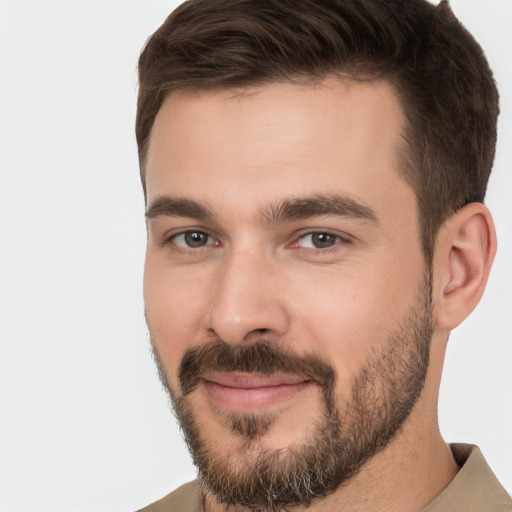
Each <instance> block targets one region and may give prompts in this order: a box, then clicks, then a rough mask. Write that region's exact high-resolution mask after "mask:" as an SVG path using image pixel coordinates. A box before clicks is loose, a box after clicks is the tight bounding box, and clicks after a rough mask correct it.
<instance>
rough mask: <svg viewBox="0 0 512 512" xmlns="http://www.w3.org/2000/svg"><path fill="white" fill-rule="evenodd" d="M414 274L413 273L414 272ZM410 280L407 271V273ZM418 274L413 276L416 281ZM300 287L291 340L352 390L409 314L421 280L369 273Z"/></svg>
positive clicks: (352, 272) (319, 280)
mask: <svg viewBox="0 0 512 512" xmlns="http://www.w3.org/2000/svg"><path fill="white" fill-rule="evenodd" d="M411 270H412V269H411ZM405 274H406V275H408V274H409V272H408V269H405ZM413 274H414V275H413ZM309 282H310V283H312V284H311V285H310V286H306V287H304V286H302V287H301V292H300V300H299V299H298V300H297V301H296V303H295V305H294V309H295V311H294V319H295V321H296V324H295V327H296V330H295V333H294V336H293V339H294V340H295V339H296V340H298V344H299V345H301V349H302V350H305V351H307V350H309V351H311V350H314V351H315V352H317V353H318V354H319V355H320V357H322V358H324V359H325V360H326V361H327V362H329V363H330V364H332V365H333V366H334V368H335V370H336V373H337V375H338V379H339V381H340V386H341V387H342V388H343V389H344V390H345V391H347V390H350V386H351V385H352V383H353V378H354V376H356V375H358V374H359V372H360V370H361V367H362V366H363V365H364V364H365V363H366V362H367V360H368V358H369V357H372V355H373V353H377V354H378V353H379V352H380V351H381V350H382V348H383V345H385V343H386V340H387V339H388V337H389V335H390V333H391V332H392V331H394V330H395V329H396V328H397V326H398V324H399V323H400V321H401V319H402V318H403V317H404V316H405V315H406V314H407V311H408V308H409V306H410V304H411V301H412V300H413V298H414V297H415V294H416V293H417V283H418V275H417V274H416V273H413V272H411V273H410V275H409V278H408V279H407V278H406V279H404V276H402V277H401V278H400V279H398V276H396V275H393V273H391V272H384V271H383V269H382V268H381V269H380V272H375V273H374V272H369V271H368V268H365V269H363V268H352V269H350V271H348V272H347V271H344V270H343V271H339V272H336V271H334V272H332V273H331V275H323V276H322V275H317V276H316V279H315V280H314V281H311V280H309Z"/></svg>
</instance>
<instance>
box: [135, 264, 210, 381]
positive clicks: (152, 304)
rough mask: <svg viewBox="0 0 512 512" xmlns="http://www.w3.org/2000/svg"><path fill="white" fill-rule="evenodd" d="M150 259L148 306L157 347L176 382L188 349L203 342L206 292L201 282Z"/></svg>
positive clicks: (146, 273) (146, 283)
mask: <svg viewBox="0 0 512 512" xmlns="http://www.w3.org/2000/svg"><path fill="white" fill-rule="evenodd" d="M155 260H157V258H153V257H152V256H151V254H148V255H147V257H146V265H145V269H144V303H145V310H146V317H147V322H148V327H149V329H150V332H151V337H152V340H153V343H154V345H155V347H156V349H157V350H158V353H159V355H160V358H161V360H162V362H163V364H164V367H165V369H166V371H167V373H168V376H169V377H171V378H172V379H174V375H175V373H176V369H177V368H178V366H179V364H180V361H181V359H182V357H183V354H184V353H185V351H186V349H187V348H188V347H189V346H191V345H193V344H196V343H198V342H199V341H200V340H201V336H200V332H199V330H200V326H201V324H202V319H203V317H204V311H205V309H204V300H205V297H206V295H207V294H206V290H204V288H203V287H202V286H201V282H202V281H201V279H199V278H197V279H196V278H191V276H190V273H189V274H187V275H184V273H183V272H179V271H177V270H170V269H169V268H168V267H167V266H166V265H165V264H162V263H161V262H159V261H155Z"/></svg>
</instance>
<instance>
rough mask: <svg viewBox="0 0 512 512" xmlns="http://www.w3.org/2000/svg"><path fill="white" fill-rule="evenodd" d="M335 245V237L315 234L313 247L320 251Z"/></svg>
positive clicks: (326, 234)
mask: <svg viewBox="0 0 512 512" xmlns="http://www.w3.org/2000/svg"><path fill="white" fill-rule="evenodd" d="M333 244H334V236H333V235H329V234H328V233H314V234H313V245H314V246H315V247H316V248H318V249H323V248H325V247H331V246H332V245H333Z"/></svg>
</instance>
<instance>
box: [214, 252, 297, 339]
mask: <svg viewBox="0 0 512 512" xmlns="http://www.w3.org/2000/svg"><path fill="white" fill-rule="evenodd" d="M218 271H219V272H218V274H217V276H216V279H215V284H216V289H215V290H214V293H213V300H212V302H211V306H210V310H209V315H208V318H207V324H208V330H209V332H210V333H211V334H215V335H217V336H218V337H219V338H221V339H222V340H224V341H225V342H226V343H229V344H237V343H243V342H249V341H250V340H251V339H256V338H262V337H265V338H266V339H269V338H274V339H275V338H280V337H282V336H283V335H284V334H286V332H287V331H288V329H289V325H290V317H289V312H288V311H287V308H286V306H285V304H286V300H285V287H284V286H283V285H284V283H283V279H282V277H283V276H282V273H280V272H279V266H278V265H277V264H275V263H272V261H270V260H269V259H268V258H264V257H263V256H262V255H257V254H250V253H249V252H244V253H239V254H232V255H231V256H230V257H229V258H227V259H226V260H225V261H223V262H222V264H221V268H218Z"/></svg>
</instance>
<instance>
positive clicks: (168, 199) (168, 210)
mask: <svg viewBox="0 0 512 512" xmlns="http://www.w3.org/2000/svg"><path fill="white" fill-rule="evenodd" d="M162 215H164V216H166V217H190V218H191V219H197V220H205V219H210V218H212V217H213V213H212V212H211V211H210V210H209V209H208V208H207V207H206V206H204V205H202V204H201V203H198V202H197V201H193V200H192V199H184V198H182V197H172V196H160V197H157V198H156V199H155V200H154V201H152V202H151V204H150V205H149V207H148V209H147V210H146V219H147V220H151V219H154V218H156V217H160V216H162Z"/></svg>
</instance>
